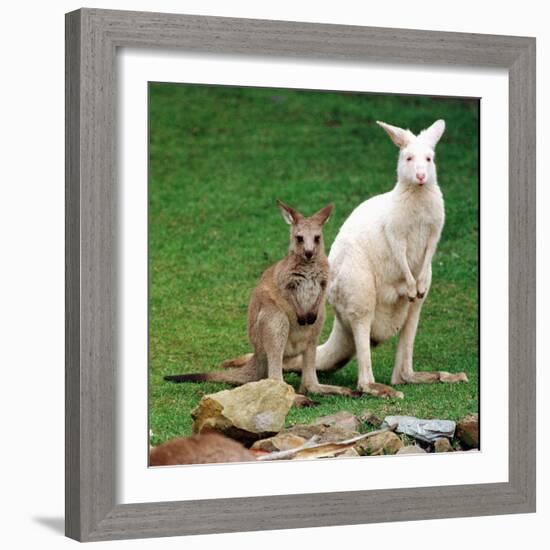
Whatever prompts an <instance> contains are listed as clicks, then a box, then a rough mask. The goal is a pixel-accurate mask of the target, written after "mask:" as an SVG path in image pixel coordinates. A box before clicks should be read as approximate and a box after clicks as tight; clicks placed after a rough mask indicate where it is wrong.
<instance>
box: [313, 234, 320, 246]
mask: <svg viewBox="0 0 550 550" xmlns="http://www.w3.org/2000/svg"><path fill="white" fill-rule="evenodd" d="M313 240H314V241H315V242H316V243H317V244H319V243H320V242H321V235H315V237H314V238H313Z"/></svg>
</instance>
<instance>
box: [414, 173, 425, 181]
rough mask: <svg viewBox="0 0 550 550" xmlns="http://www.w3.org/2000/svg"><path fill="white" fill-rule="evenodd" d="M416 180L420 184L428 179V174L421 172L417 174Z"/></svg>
mask: <svg viewBox="0 0 550 550" xmlns="http://www.w3.org/2000/svg"><path fill="white" fill-rule="evenodd" d="M416 179H417V180H418V181H419V182H423V181H424V180H425V179H426V174H424V173H423V172H420V173H418V174H416Z"/></svg>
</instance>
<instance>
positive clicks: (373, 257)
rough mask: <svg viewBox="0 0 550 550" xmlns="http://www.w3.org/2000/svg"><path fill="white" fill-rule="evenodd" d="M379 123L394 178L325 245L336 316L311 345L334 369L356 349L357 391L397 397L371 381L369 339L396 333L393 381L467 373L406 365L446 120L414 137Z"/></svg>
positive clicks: (437, 211) (436, 201) (437, 229)
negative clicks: (323, 337)
mask: <svg viewBox="0 0 550 550" xmlns="http://www.w3.org/2000/svg"><path fill="white" fill-rule="evenodd" d="M378 124H379V125H380V126H381V127H382V128H383V129H384V130H385V131H386V132H387V133H388V135H389V136H390V138H391V140H392V141H393V143H394V144H395V145H397V147H399V160H398V163H397V183H396V184H395V187H394V188H393V189H392V190H391V191H390V192H388V193H384V194H382V195H378V196H375V197H372V198H371V199H369V200H367V201H365V202H363V203H362V204H360V205H359V206H358V207H357V208H356V209H355V210H354V211H353V212H352V213H351V215H350V216H349V217H348V219H347V220H346V221H345V222H344V224H343V225H342V227H341V228H340V231H339V233H338V235H337V236H336V239H335V241H334V243H333V245H332V247H331V250H330V254H329V264H330V283H329V288H328V300H329V302H330V304H331V305H332V307H333V308H334V311H335V314H336V318H335V320H334V324H333V327H332V332H331V334H330V337H329V339H328V340H327V341H326V342H325V343H324V344H323V345H321V346H320V347H319V348H318V351H317V361H316V368H317V370H319V371H327V370H332V369H335V368H339V367H340V366H343V365H345V364H346V363H347V362H348V361H349V360H350V359H351V358H352V357H353V355H354V353H355V354H357V363H358V380H357V388H358V390H359V391H361V392H364V393H369V394H372V395H376V396H380V397H400V398H402V397H403V393H402V392H398V391H396V390H394V389H393V388H391V387H389V386H384V385H382V384H376V383H375V380H374V375H373V372H372V363H371V353H370V346H371V344H372V345H376V344H378V343H380V342H383V341H384V340H387V339H388V338H391V337H392V336H393V335H395V334H396V333H397V332H400V336H399V344H398V346H397V354H396V357H395V365H394V369H393V373H392V378H391V383H392V384H404V383H413V384H414V383H421V382H436V381H440V382H458V381H467V380H468V379H467V377H466V375H465V374H464V373H458V374H450V373H447V372H415V371H414V370H413V346H414V339H415V336H416V329H417V326H418V319H419V317H420V311H421V309H422V304H423V303H424V300H425V298H426V295H427V293H428V291H429V289H430V284H431V279H432V258H433V255H434V252H435V250H436V247H437V243H438V241H439V238H440V236H441V231H442V229H443V223H444V218H445V212H444V204H443V196H442V194H441V190H440V188H439V186H438V184H437V173H436V167H435V162H434V157H435V152H434V149H435V146H436V144H437V143H438V141H439V139H440V138H441V136H442V135H443V132H444V130H445V122H444V121H443V120H438V121H436V122H434V124H432V125H431V126H430V127H429V128H428V129H426V130H424V131H422V132H421V133H420V134H419V135H418V136H415V135H414V134H413V133H412V132H411V131H410V130H403V129H402V128H398V127H396V126H391V125H389V124H386V123H384V122H378ZM289 367H290V368H291V367H292V365H289Z"/></svg>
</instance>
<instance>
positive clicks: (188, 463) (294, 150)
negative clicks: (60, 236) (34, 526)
mask: <svg viewBox="0 0 550 550" xmlns="http://www.w3.org/2000/svg"><path fill="white" fill-rule="evenodd" d="M66 40H67V41H66V44H67V49H66V54H67V59H66V62H67V96H66V106H67V137H66V144H67V157H66V158H67V162H66V189H67V202H66V206H67V208H66V236H67V244H66V247H67V248H66V250H67V263H66V265H67V273H66V274H67V278H66V285H67V286H66V296H67V315H66V319H67V320H66V323H67V325H66V326H67V329H66V342H67V343H66V346H67V349H66V381H67V385H66V410H67V412H66V433H67V441H66V472H67V474H66V479H67V484H66V516H67V521H66V525H67V535H68V536H70V537H72V538H75V539H77V540H109V539H121V538H136V537H155V536H172V535H184V534H199V533H220V532H231V531H241V530H260V529H286V528H294V527H311V526H324V525H327V526H328V525H345V524H358V523H368V522H381V521H400V520H413V519H427V518H442V517H459V516H474V515H489V514H504V513H522V512H531V511H534V509H535V345H534V338H535V336H534V335H535V331H534V328H535V242H534V239H535V237H534V235H535V233H534V230H535V41H534V39H532V38H522V37H511V36H490V35H467V34H456V33H441V32H431V31H414V30H398V29H381V28H367V27H348V26H338V25H319V24H304V23H292V22H280V21H257V20H244V19H242V20H241V19H228V18H213V17H198V16H187V15H169V14H157V13H138V12H119V11H109V10H95V9H83V10H79V11H77V12H72V13H70V14H68V15H67V20H66ZM413 358H414V359H413ZM175 382H176V383H175Z"/></svg>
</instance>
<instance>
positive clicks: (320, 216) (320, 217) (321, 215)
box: [311, 204, 334, 225]
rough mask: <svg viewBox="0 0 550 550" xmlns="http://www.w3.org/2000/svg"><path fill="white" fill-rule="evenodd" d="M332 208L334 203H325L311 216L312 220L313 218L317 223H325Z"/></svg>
mask: <svg viewBox="0 0 550 550" xmlns="http://www.w3.org/2000/svg"><path fill="white" fill-rule="evenodd" d="M333 208H334V204H327V206H325V207H324V208H321V210H319V212H316V213H315V214H313V216H311V218H312V219H313V220H315V221H316V222H317V223H318V224H319V225H323V224H325V223H326V222H327V221H328V219H329V218H330V214H331V213H332V209H333Z"/></svg>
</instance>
